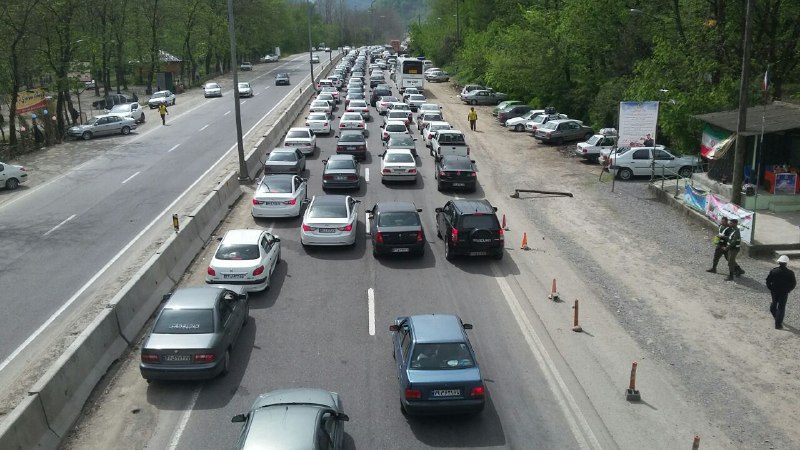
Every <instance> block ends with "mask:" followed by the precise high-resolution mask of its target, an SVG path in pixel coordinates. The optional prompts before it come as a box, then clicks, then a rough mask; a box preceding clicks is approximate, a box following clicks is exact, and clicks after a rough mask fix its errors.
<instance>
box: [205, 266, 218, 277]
mask: <svg viewBox="0 0 800 450" xmlns="http://www.w3.org/2000/svg"><path fill="white" fill-rule="evenodd" d="M206 273H207V274H209V275H211V276H212V277H213V276H216V275H217V271H216V270H214V268H213V267H211V266H208V269H206Z"/></svg>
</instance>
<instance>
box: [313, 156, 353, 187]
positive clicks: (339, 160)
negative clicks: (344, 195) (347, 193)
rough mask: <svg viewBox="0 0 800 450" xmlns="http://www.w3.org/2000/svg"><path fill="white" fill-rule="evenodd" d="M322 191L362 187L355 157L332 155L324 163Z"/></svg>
mask: <svg viewBox="0 0 800 450" xmlns="http://www.w3.org/2000/svg"><path fill="white" fill-rule="evenodd" d="M322 164H323V168H322V189H323V190H325V189H332V188H341V189H358V188H359V187H360V186H361V177H360V176H359V168H358V161H356V159H355V158H354V157H353V155H331V157H330V158H328V159H325V160H323V161H322Z"/></svg>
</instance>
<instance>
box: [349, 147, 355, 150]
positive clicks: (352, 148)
mask: <svg viewBox="0 0 800 450" xmlns="http://www.w3.org/2000/svg"><path fill="white" fill-rule="evenodd" d="M347 149H348V150H355V149H356V148H355V147H347Z"/></svg>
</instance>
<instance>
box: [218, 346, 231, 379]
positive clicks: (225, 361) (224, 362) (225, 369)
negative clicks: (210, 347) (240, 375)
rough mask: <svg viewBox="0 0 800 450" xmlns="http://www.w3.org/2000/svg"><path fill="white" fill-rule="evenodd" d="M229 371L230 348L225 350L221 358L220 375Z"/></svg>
mask: <svg viewBox="0 0 800 450" xmlns="http://www.w3.org/2000/svg"><path fill="white" fill-rule="evenodd" d="M230 371H231V349H227V350H225V359H223V360H222V372H220V373H219V374H220V376H223V377H224V376H225V375H227V374H228V372H230Z"/></svg>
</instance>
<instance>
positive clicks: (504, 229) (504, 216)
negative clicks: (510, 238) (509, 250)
mask: <svg viewBox="0 0 800 450" xmlns="http://www.w3.org/2000/svg"><path fill="white" fill-rule="evenodd" d="M500 228H502V229H503V231H508V227H507V226H506V215H505V214H503V223H502V224H501V225H500Z"/></svg>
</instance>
